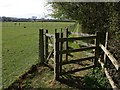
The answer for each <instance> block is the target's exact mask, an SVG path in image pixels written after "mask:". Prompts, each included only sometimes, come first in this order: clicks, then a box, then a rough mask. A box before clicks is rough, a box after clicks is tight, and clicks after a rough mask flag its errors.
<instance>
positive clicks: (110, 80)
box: [98, 59, 118, 90]
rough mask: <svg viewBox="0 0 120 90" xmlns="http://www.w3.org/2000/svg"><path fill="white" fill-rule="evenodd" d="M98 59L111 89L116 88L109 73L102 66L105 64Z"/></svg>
mask: <svg viewBox="0 0 120 90" xmlns="http://www.w3.org/2000/svg"><path fill="white" fill-rule="evenodd" d="M98 61H99V63H100V64H101V67H102V69H103V71H104V72H105V75H106V77H107V79H108V80H109V83H110V85H111V86H112V88H113V90H118V88H117V86H116V85H115V83H114V81H113V80H112V77H111V76H110V75H109V73H108V71H107V69H106V68H104V65H105V64H104V63H103V62H102V61H101V60H100V59H99V60H98Z"/></svg>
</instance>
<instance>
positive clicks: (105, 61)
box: [104, 32, 108, 65]
mask: <svg viewBox="0 0 120 90" xmlns="http://www.w3.org/2000/svg"><path fill="white" fill-rule="evenodd" d="M107 43H108V32H106V38H105V48H106V49H107ZM104 63H105V65H106V64H107V60H106V54H105V53H104Z"/></svg>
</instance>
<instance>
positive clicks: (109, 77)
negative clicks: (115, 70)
mask: <svg viewBox="0 0 120 90" xmlns="http://www.w3.org/2000/svg"><path fill="white" fill-rule="evenodd" d="M104 70H105V74H106V77H107V79H108V80H109V82H110V85H111V86H112V89H113V90H119V89H118V88H117V86H116V85H115V83H114V81H113V80H112V77H111V76H110V75H109V73H108V71H107V69H106V68H105V69H104Z"/></svg>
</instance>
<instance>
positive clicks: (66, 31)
mask: <svg viewBox="0 0 120 90" xmlns="http://www.w3.org/2000/svg"><path fill="white" fill-rule="evenodd" d="M65 38H66V39H68V28H66V29H65ZM61 39H62V38H61ZM65 50H68V40H66V42H65ZM65 60H66V61H68V53H66V54H65Z"/></svg>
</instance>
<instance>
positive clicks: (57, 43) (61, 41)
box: [39, 29, 120, 89]
mask: <svg viewBox="0 0 120 90" xmlns="http://www.w3.org/2000/svg"><path fill="white" fill-rule="evenodd" d="M69 34H76V33H73V32H69V31H68V29H65V30H64V33H63V32H60V33H57V32H56V31H55V34H54V35H53V34H48V30H46V31H45V33H43V29H40V31H39V59H40V63H44V64H47V65H48V61H49V60H50V58H51V57H52V55H53V57H54V58H53V59H52V60H53V62H54V65H53V66H52V65H49V67H50V68H52V69H53V70H54V79H55V80H58V79H59V77H60V76H61V75H63V74H65V73H67V72H63V70H62V66H63V65H65V64H72V63H76V62H80V61H85V60H91V59H93V60H94V62H93V63H94V65H91V66H89V67H86V69H89V68H93V67H97V66H99V63H100V64H101V66H102V68H103V70H104V72H105V74H106V77H107V78H108V80H109V82H110V84H111V86H112V88H114V89H117V87H116V85H115V83H114V81H113V80H112V78H111V76H110V75H109V73H108V71H107V68H106V67H105V66H106V63H107V61H106V56H107V57H108V58H109V59H110V61H111V62H112V64H113V65H114V66H115V68H116V70H118V72H120V65H119V64H118V62H117V60H116V59H115V58H114V57H113V56H112V54H111V53H110V52H109V51H108V50H107V37H108V33H106V34H101V32H96V34H94V35H93V34H92V35H89V34H83V33H79V34H78V33H77V35H79V37H68V36H69ZM101 35H106V39H105V40H101V37H102V36H101ZM51 38H53V41H54V44H53V43H52V40H51ZM48 40H50V42H51V43H49V42H48ZM80 40H95V44H94V45H93V44H92V45H90V46H86V47H83V48H77V49H69V47H68V42H69V41H80ZM44 42H45V43H44ZM104 43H105V47H104V45H103V44H104ZM63 45H64V46H63ZM49 46H50V47H52V49H51V51H50V52H48V50H49V48H48V47H49ZM44 47H45V48H44ZM86 50H94V51H95V52H94V54H93V56H89V57H87V58H80V59H76V60H70V61H68V56H69V54H70V53H73V52H80V51H86ZM101 51H103V52H104V53H105V54H104V61H103V60H101V59H100V57H101V56H102V54H101ZM63 54H65V61H63ZM80 70H84V68H83V69H80ZM77 71H79V70H78V69H77V70H73V72H77Z"/></svg>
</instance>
